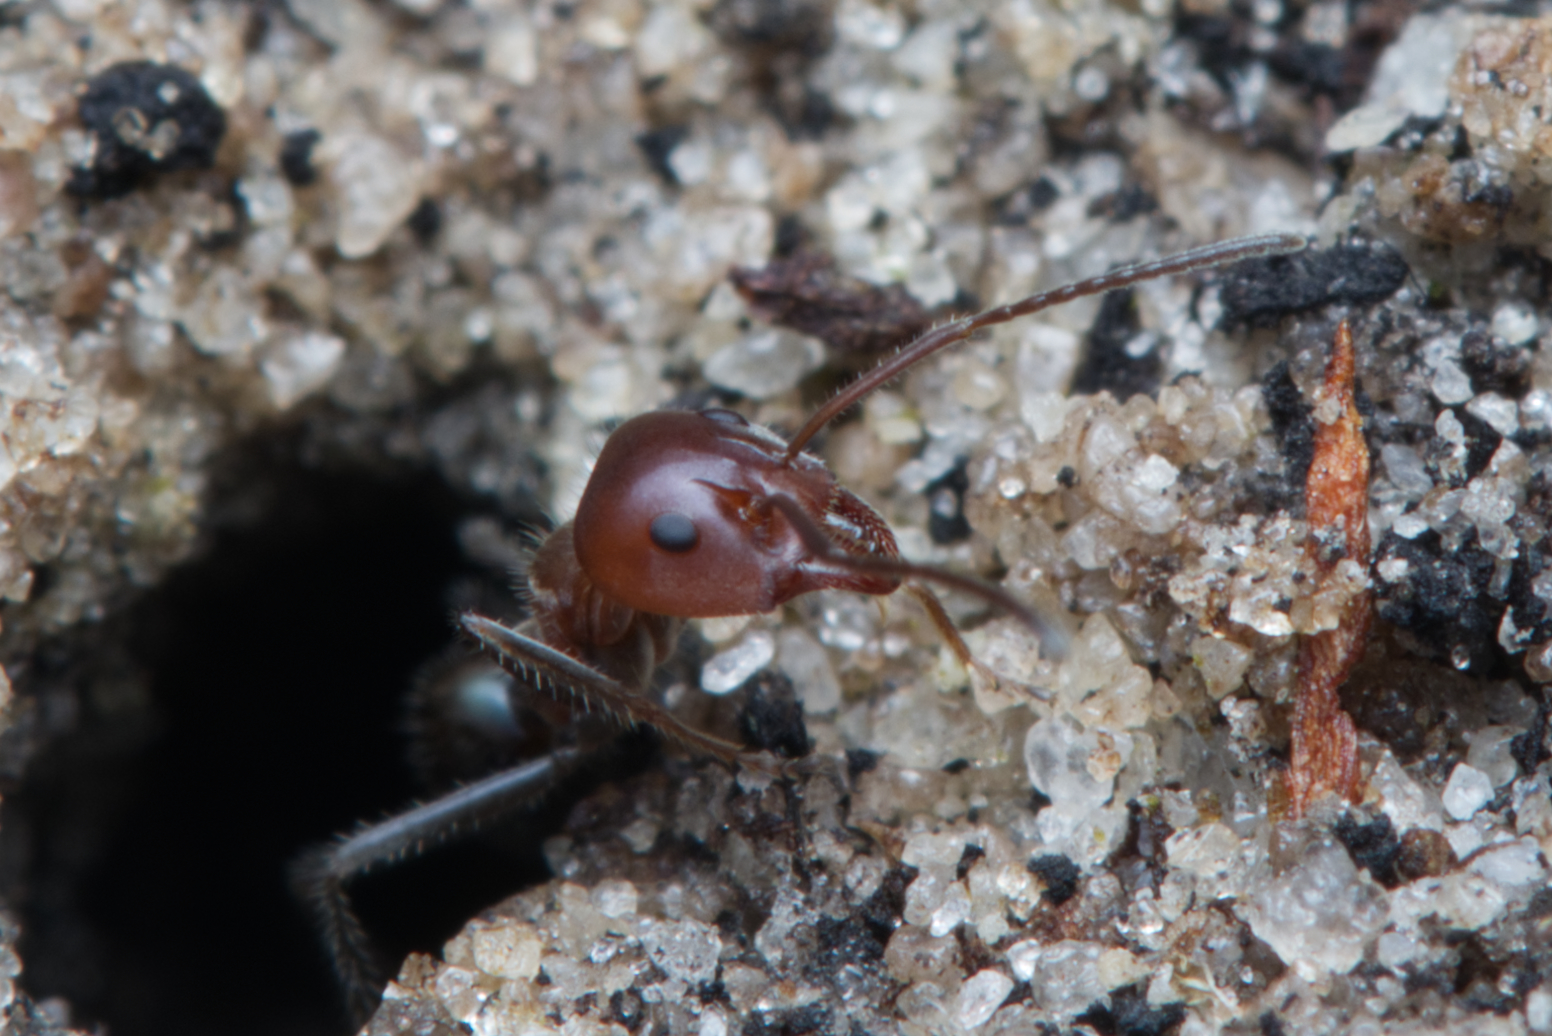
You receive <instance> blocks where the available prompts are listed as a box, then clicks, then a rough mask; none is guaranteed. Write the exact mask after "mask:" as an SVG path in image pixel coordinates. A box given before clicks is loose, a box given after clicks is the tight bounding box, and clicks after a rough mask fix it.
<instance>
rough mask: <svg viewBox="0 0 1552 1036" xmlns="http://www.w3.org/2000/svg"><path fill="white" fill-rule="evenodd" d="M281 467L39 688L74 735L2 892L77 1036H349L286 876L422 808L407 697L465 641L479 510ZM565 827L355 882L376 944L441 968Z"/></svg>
mask: <svg viewBox="0 0 1552 1036" xmlns="http://www.w3.org/2000/svg"><path fill="white" fill-rule="evenodd" d="M287 456H288V453H287V451H284V450H279V449H275V448H273V444H272V445H271V448H270V449H269V450H268V451H267V455H266V457H263V458H259V459H254V458H253V457H250V456H246V455H245V456H244V458H243V461H242V462H241V463H240V464H238V465H237V470H239V471H240V475H239V476H238V477H235V478H233V479H229V480H228V482H229V483H230V488H228V489H226V490H224V491H219V492H217V493H216V494H215V495H214V497H213V504H212V508H211V514H212V515H214V516H215V519H214V526H215V528H214V531H213V534H212V536H211V538H210V542H209V544H208V549H207V550H205V551H204V552H203V553H202V555H201V556H200V558H199V559H197V560H195V561H193V562H191V563H188V564H186V565H185V566H183V567H182V568H181V569H179V570H178V571H176V572H174V573H173V574H172V575H171V576H170V577H169V578H168V579H167V580H166V581H165V582H164V583H163V585H162V586H160V587H159V588H158V589H156V590H155V591H154V592H152V593H151V594H150V595H149V596H148V597H146V598H145V599H143V600H142V601H141V602H140V603H138V604H137V605H135V606H134V607H133V608H132V609H130V610H129V611H127V612H126V613H125V614H122V615H119V616H116V617H114V618H112V619H110V620H109V621H108V622H107V623H105V624H103V625H101V626H98V627H95V628H93V629H91V630H87V631H83V632H82V633H80V634H78V635H77V636H75V637H73V638H71V640H72V642H71V643H68V644H56V645H51V646H50V647H49V648H48V649H46V650H45V651H44V652H42V653H41V655H42V657H40V658H39V659H38V660H37V662H36V663H35V664H34V666H33V676H34V680H33V681H31V682H32V683H33V685H34V686H35V687H36V689H37V690H38V693H39V696H38V699H37V701H38V709H37V715H38V717H39V725H40V727H43V728H48V727H50V726H51V725H53V726H55V727H59V728H61V729H63V730H64V731H66V732H64V733H62V734H60V735H59V736H57V737H52V738H44V739H43V740H42V742H41V744H42V748H41V751H40V752H39V753H38V755H37V756H36V757H35V758H34V759H33V760H32V761H31V763H30V764H29V766H28V768H27V773H26V775H25V779H24V782H23V783H22V785H21V786H20V787H19V788H18V789H17V790H16V792H15V793H14V794H13V795H10V796H8V797H7V799H6V802H5V814H4V819H3V821H0V830H3V832H4V833H3V835H0V849H3V850H4V851H3V852H0V859H3V863H4V866H3V869H0V879H3V880H4V884H5V896H6V900H7V902H8V903H10V904H11V905H12V907H13V909H14V910H15V912H16V914H17V916H18V919H19V920H20V922H21V924H22V926H23V935H22V939H21V943H20V951H21V955H22V959H23V962H24V965H25V969H26V970H25V972H24V974H23V978H22V985H23V989H24V991H25V992H26V993H27V994H28V995H29V996H31V997H32V998H34V999H35V1000H42V999H45V998H49V997H59V998H63V1000H65V1001H67V1002H68V1003H69V1004H70V1005H71V1007H72V1008H73V1010H74V1014H73V1018H72V1021H73V1023H74V1024H77V1025H90V1024H92V1023H95V1022H102V1023H105V1024H106V1025H107V1026H108V1028H109V1030H110V1031H111V1032H112V1033H113V1034H114V1036H139V1034H142V1033H145V1034H149V1033H157V1034H166V1036H179V1034H182V1033H201V1034H204V1033H223V1034H244V1036H246V1034H260V1033H264V1034H269V1033H276V1034H278V1033H286V1034H307V1033H339V1032H343V1031H345V1029H346V1023H345V1018H344V1014H343V1012H342V1010H341V1006H340V1005H341V1001H340V998H339V995H338V993H337V991H336V990H335V988H334V987H333V982H332V976H331V974H330V971H329V968H328V965H327V962H326V961H325V960H324V958H323V954H322V951H321V950H320V949H319V948H318V946H317V944H316V942H315V940H314V937H313V934H312V932H311V930H310V928H309V924H308V921H307V919H306V917H305V916H304V914H303V912H302V910H301V909H300V908H299V907H298V906H297V905H296V904H295V903H294V902H293V901H292V900H291V899H290V897H289V894H288V891H287V887H286V881H285V869H286V864H287V862H288V861H289V860H290V859H291V858H292V857H293V856H294V855H295V854H296V852H297V851H298V850H299V849H301V848H303V847H305V846H307V845H309V844H311V843H314V842H317V841H320V840H322V839H325V838H328V837H329V836H330V835H331V833H333V832H337V831H341V830H345V829H348V828H349V827H350V826H351V825H352V824H354V823H355V822H356V821H357V820H360V819H363V818H366V819H373V818H377V817H381V816H383V815H385V814H386V813H388V812H390V811H393V810H395V809H396V808H398V807H400V806H402V805H404V804H406V803H407V802H409V801H410V800H411V799H413V798H414V797H416V796H417V795H420V794H422V793H423V789H420V788H417V787H416V784H415V781H414V779H413V776H412V772H411V769H410V767H409V765H408V763H407V761H406V754H405V738H404V736H403V732H402V717H403V695H404V693H405V691H406V689H407V687H408V686H409V685H410V683H411V681H412V679H413V675H414V673H415V671H416V669H417V667H418V666H420V665H421V664H422V663H423V662H424V661H426V660H427V659H428V658H430V657H432V656H434V655H436V654H437V653H438V652H439V651H442V650H444V649H445V648H446V647H447V645H448V644H449V643H450V642H451V641H452V640H453V639H454V634H453V630H452V625H451V620H452V611H451V609H452V605H451V603H450V601H449V597H448V593H449V587H450V585H451V584H452V582H453V581H454V580H455V579H456V578H457V577H458V576H459V575H460V574H464V575H467V569H466V567H465V562H464V561H463V560H462V559H461V557H460V554H459V551H458V549H457V545H456V541H455V529H456V525H457V522H458V520H459V519H460V518H461V517H463V516H464V515H466V514H467V513H468V508H467V502H466V501H464V500H461V499H460V498H459V497H458V495H457V494H456V493H455V492H454V491H453V490H452V489H451V488H449V487H448V486H447V484H446V483H445V482H443V481H442V480H441V479H439V478H437V477H435V476H433V475H430V474H426V473H424V472H418V473H415V472H411V473H406V472H403V471H399V472H395V473H393V474H392V475H389V476H384V475H383V474H382V473H381V472H373V473H366V472H363V471H361V470H338V469H335V470H324V471H320V470H307V469H304V468H302V467H300V466H298V465H297V463H296V462H295V461H294V460H289V459H284V458H286V457H287ZM277 458H278V459H277ZM223 515H225V516H226V517H224V518H223V517H222V516H223ZM87 637H90V638H91V639H90V640H89V641H88V640H87V639H86V638H87ZM50 716H52V717H53V720H52V721H51V720H50V719H49V717H50ZM567 806H568V803H567V801H566V800H565V799H564V798H561V797H557V798H555V799H552V800H551V801H550V802H548V803H547V804H546V805H545V806H544V807H543V808H542V809H541V810H540V811H538V812H537V813H529V814H526V815H520V816H518V817H516V818H513V820H512V821H509V822H508V823H507V824H505V825H503V829H500V830H493V831H491V832H488V833H486V834H482V835H480V836H477V837H475V838H472V839H467V840H464V841H461V842H458V843H455V844H453V845H450V846H446V847H443V848H441V849H438V850H437V851H435V852H432V853H430V854H428V855H426V856H425V857H423V858H421V859H419V860H416V861H412V862H409V863H406V864H401V865H399V866H397V867H394V868H388V869H386V870H382V871H380V872H377V873H374V874H372V875H369V876H367V877H365V878H363V879H361V880H358V881H357V882H356V883H355V885H354V893H355V901H356V904H357V906H358V908H359V909H360V912H361V913H362V915H363V918H364V919H365V921H366V923H367V925H368V927H369V929H370V930H371V931H372V933H373V935H374V936H375V937H376V938H377V940H378V942H379V944H380V945H381V946H382V947H383V948H384V949H385V950H386V951H387V953H388V954H389V955H391V956H392V959H394V960H397V959H399V958H401V957H402V956H403V955H404V954H405V953H407V952H409V951H410V950H416V949H418V950H428V951H434V950H436V949H437V948H438V947H439V946H440V944H441V942H442V941H444V940H445V939H446V938H448V937H449V936H451V935H452V934H453V933H454V932H456V931H457V930H458V928H459V926H460V925H461V923H462V922H464V921H465V920H467V919H468V918H469V917H471V916H472V915H473V914H474V913H476V912H477V911H478V910H479V909H480V908H482V907H483V906H486V905H489V904H492V903H494V902H496V901H498V900H500V899H501V898H502V897H504V896H506V895H509V894H511V893H513V892H515V891H517V890H519V889H520V888H522V887H523V886H524V885H526V884H530V883H532V882H535V881H537V880H542V879H543V878H544V877H546V876H547V875H546V872H545V869H544V864H543V860H542V857H541V855H540V852H539V846H540V843H541V842H542V836H543V835H546V834H548V833H551V832H553V831H554V830H556V829H557V828H558V826H559V822H560V820H561V818H562V817H563V816H564V813H565V811H566V809H567ZM514 829H515V834H514ZM503 836H504V837H503Z"/></svg>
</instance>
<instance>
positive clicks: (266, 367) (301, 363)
mask: <svg viewBox="0 0 1552 1036" xmlns="http://www.w3.org/2000/svg"><path fill="white" fill-rule="evenodd" d="M344 355H345V342H344V340H343V339H340V338H336V337H335V336H334V335H328V334H321V333H319V332H316V331H309V332H306V333H304V334H299V335H287V336H285V337H284V338H282V339H280V340H279V341H277V342H274V343H273V344H271V345H270V346H269V347H268V349H267V350H266V351H265V355H264V358H263V359H262V360H260V361H259V370H260V371H261V372H262V373H263V375H264V380H265V381H266V382H267V383H268V384H269V395H270V399H271V401H273V402H274V404H275V406H276V407H278V408H279V409H281V410H284V409H286V408H288V407H290V406H291V405H292V404H294V403H296V402H297V401H298V400H300V399H302V398H303V397H304V396H307V395H308V394H310V393H312V392H315V391H317V390H318V389H320V388H322V387H323V386H324V385H326V384H327V383H328V381H329V379H330V378H332V377H333V376H334V372H335V371H336V370H338V369H339V365H340V360H341V359H343V358H344Z"/></svg>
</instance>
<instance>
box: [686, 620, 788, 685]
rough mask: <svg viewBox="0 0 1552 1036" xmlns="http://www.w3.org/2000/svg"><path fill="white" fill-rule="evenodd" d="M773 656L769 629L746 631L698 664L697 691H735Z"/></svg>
mask: <svg viewBox="0 0 1552 1036" xmlns="http://www.w3.org/2000/svg"><path fill="white" fill-rule="evenodd" d="M775 657H776V638H775V637H773V636H772V635H771V633H770V631H769V630H763V629H757V630H750V631H749V632H748V633H747V634H745V635H744V636H743V637H742V638H741V639H740V640H739V641H738V643H736V644H734V645H733V646H732V647H730V648H728V649H727V650H726V651H720V652H718V653H717V654H715V655H713V656H712V657H711V658H710V659H708V660H707V662H706V664H705V665H704V666H702V667H701V690H703V691H705V692H707V693H708V694H727V693H728V692H729V691H734V690H737V689H738V688H740V687H742V686H743V685H744V683H745V682H746V681H747V680H748V679H749V678H750V677H751V676H753V675H754V674H755V673H758V672H759V671H760V670H762V669H764V668H765V667H766V666H768V665H770V663H771V659H773V658H775Z"/></svg>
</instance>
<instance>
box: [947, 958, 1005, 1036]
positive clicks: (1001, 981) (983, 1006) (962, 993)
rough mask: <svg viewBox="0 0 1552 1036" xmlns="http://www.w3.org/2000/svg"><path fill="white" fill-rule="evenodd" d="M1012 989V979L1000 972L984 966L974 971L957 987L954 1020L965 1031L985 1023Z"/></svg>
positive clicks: (977, 1027)
mask: <svg viewBox="0 0 1552 1036" xmlns="http://www.w3.org/2000/svg"><path fill="white" fill-rule="evenodd" d="M1012 991H1013V980H1012V979H1011V978H1009V977H1008V976H1006V975H1004V974H1003V973H1002V972H1000V971H997V970H995V969H992V968H986V969H984V970H982V971H978V972H976V973H975V974H974V975H972V976H970V978H968V979H966V980H965V984H964V985H963V986H961V987H959V994H958V995H957V996H956V997H955V998H954V1010H953V1017H954V1021H955V1022H956V1023H957V1024H958V1025H959V1027H960V1028H961V1029H964V1030H966V1031H970V1030H974V1029H979V1028H980V1027H981V1026H983V1025H985V1024H986V1023H987V1022H988V1021H989V1020H990V1019H991V1016H992V1015H993V1014H995V1013H996V1011H997V1008H999V1007H1001V1006H1002V1002H1003V1001H1004V1000H1006V999H1007V998H1008V994H1009V993H1011V992H1012Z"/></svg>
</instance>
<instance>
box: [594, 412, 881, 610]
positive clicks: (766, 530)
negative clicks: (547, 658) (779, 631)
mask: <svg viewBox="0 0 1552 1036" xmlns="http://www.w3.org/2000/svg"><path fill="white" fill-rule="evenodd" d="M785 451H786V443H785V442H783V441H782V440H780V439H778V438H777V437H776V436H774V435H772V434H771V433H770V432H767V431H765V430H764V429H761V428H757V427H755V426H753V425H750V424H749V423H748V422H747V421H745V420H744V419H743V418H742V417H740V416H739V415H738V414H735V413H733V412H732V411H730V410H704V411H701V412H699V413H691V412H687V411H659V412H657V413H651V414H643V415H641V416H640V417H636V418H633V419H631V420H630V421H627V422H626V423H625V424H623V425H621V426H620V427H619V428H617V429H616V430H615V432H614V434H613V435H611V436H609V439H608V441H607V442H606V443H605V444H604V448H603V452H602V453H600V454H599V456H598V464H597V466H596V467H595V468H594V469H593V474H592V477H591V478H590V479H589V480H588V484H587V490H586V491H585V492H584V493H583V494H582V501H581V503H580V504H578V505H577V516H576V519H575V521H574V536H575V538H576V552H577V560H578V562H579V563H580V564H581V566H582V570H583V571H584V572H585V573H586V574H587V577H588V578H589V579H590V580H591V581H592V582H593V585H595V586H596V587H597V588H598V589H599V590H600V591H602V592H603V593H604V594H606V595H608V596H609V597H611V598H613V599H614V600H616V601H618V602H620V603H621V604H624V605H626V606H627V607H630V608H634V609H636V610H637V611H643V612H650V613H653V614H656V615H677V616H682V617H685V618H709V617H712V616H718V615H748V614H751V613H754V612H763V611H770V610H771V609H772V608H775V607H776V606H777V605H780V604H782V603H784V602H786V601H789V600H791V599H792V598H794V597H797V596H798V595H799V594H805V593H809V592H810V591H813V590H821V589H831V588H833V589H844V590H856V591H860V592H862V593H869V594H887V593H891V592H893V591H894V590H895V589H896V588H897V587H898V586H899V585H900V579H899V578H898V577H897V576H894V575H891V574H881V573H864V572H859V571H854V570H849V569H845V568H843V567H841V566H838V565H837V564H835V563H834V562H833V561H832V560H826V559H823V558H818V557H816V556H815V555H814V554H813V552H812V551H811V550H810V549H809V548H808V547H807V546H806V545H805V543H804V540H803V538H802V536H801V535H799V533H798V531H797V530H796V529H794V527H793V526H792V523H791V521H790V520H789V519H788V517H787V515H786V514H784V513H783V510H782V508H781V507H780V506H775V505H773V503H772V500H773V498H774V497H777V496H782V497H786V498H787V499H788V500H791V501H793V502H795V503H796V504H797V506H798V508H799V509H801V511H802V512H803V513H804V514H807V515H809V516H811V517H812V518H813V521H814V523H815V524H816V525H817V526H819V527H820V528H822V529H823V530H824V531H825V532H826V533H827V534H828V535H829V537H830V538H831V539H832V540H834V541H835V543H836V545H837V546H839V547H841V548H843V549H844V550H846V551H847V552H849V553H857V554H871V555H874V556H880V557H885V558H894V557H895V556H896V555H897V553H898V551H897V548H896V546H895V540H894V536H893V535H892V534H891V533H890V531H889V528H888V526H886V525H885V524H884V520H883V519H882V518H880V517H879V516H878V515H877V514H876V513H875V512H874V511H873V509H872V508H870V507H869V506H868V505H867V504H865V503H863V502H862V501H861V500H859V499H858V498H857V497H856V496H854V495H852V494H851V493H849V492H847V491H846V490H845V489H843V488H841V487H840V486H839V485H837V484H836V481H835V478H834V476H832V475H831V474H830V473H829V471H827V470H826V469H825V467H824V466H823V465H822V464H820V463H819V462H818V461H816V460H814V459H812V458H810V457H807V456H798V457H795V458H793V459H791V460H787V459H786V458H785V457H784V453H785Z"/></svg>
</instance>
